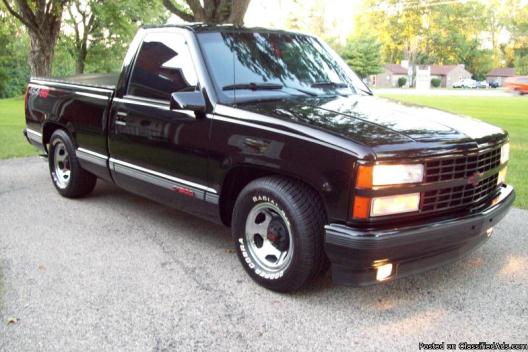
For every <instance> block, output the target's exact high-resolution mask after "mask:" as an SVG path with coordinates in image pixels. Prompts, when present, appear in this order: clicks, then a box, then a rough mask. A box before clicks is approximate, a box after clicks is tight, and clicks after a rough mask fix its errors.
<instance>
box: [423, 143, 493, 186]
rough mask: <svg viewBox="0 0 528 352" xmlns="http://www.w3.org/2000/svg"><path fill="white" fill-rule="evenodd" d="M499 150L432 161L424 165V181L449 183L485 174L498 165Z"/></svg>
mask: <svg viewBox="0 0 528 352" xmlns="http://www.w3.org/2000/svg"><path fill="white" fill-rule="evenodd" d="M500 155H501V150H500V148H497V149H493V150H491V151H487V152H484V153H481V154H478V155H473V156H463V157H458V158H453V159H442V160H433V161H428V162H426V163H425V181H426V182H438V181H449V180H455V179H457V178H466V177H469V176H471V175H473V174H474V173H475V172H477V171H478V172H482V173H483V172H486V171H488V170H491V169H493V168H496V167H497V166H499V165H500Z"/></svg>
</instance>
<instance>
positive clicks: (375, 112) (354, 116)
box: [239, 95, 507, 156]
mask: <svg viewBox="0 0 528 352" xmlns="http://www.w3.org/2000/svg"><path fill="white" fill-rule="evenodd" d="M239 108H240V109H243V110H247V111H251V112H254V113H258V114H262V115H267V116H270V117H275V118H279V119H282V120H287V121H291V122H296V123H301V124H306V125H310V126H312V127H315V128H317V129H319V130H322V131H325V132H328V133H331V134H334V135H338V136H340V137H343V138H346V139H348V140H351V141H354V142H357V143H361V144H364V145H366V146H369V147H371V148H372V149H373V150H374V152H375V153H376V154H378V155H379V154H386V155H385V156H396V155H395V153H398V152H401V153H403V152H406V153H408V152H409V151H410V150H418V149H419V150H421V151H422V152H423V151H432V150H434V152H435V153H438V152H439V151H438V149H442V150H443V151H445V152H449V151H452V150H453V149H457V150H461V149H462V150H469V149H475V148H479V147H482V146H485V145H490V144H496V143H499V142H501V141H503V140H504V139H506V138H507V134H506V132H505V131H504V130H502V129H500V128H498V127H495V126H493V125H490V124H488V123H485V122H482V121H479V120H476V119H473V118H470V117H465V116H459V115H455V114H451V113H447V112H444V111H440V110H436V109H432V108H425V107H419V106H414V105H409V104H403V103H398V102H393V101H390V100H388V99H384V98H378V97H373V96H361V95H355V96H350V97H332V98H317V99H316V98H314V99H287V100H280V101H270V102H259V103H248V104H244V105H241V106H239ZM407 156H408V154H407Z"/></svg>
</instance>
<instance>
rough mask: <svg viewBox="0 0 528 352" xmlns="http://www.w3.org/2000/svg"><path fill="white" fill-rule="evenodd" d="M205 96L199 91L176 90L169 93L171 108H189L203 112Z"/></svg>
mask: <svg viewBox="0 0 528 352" xmlns="http://www.w3.org/2000/svg"><path fill="white" fill-rule="evenodd" d="M205 108H206V105H205V98H204V96H203V94H202V92H200V91H193V92H176V93H172V94H171V99H170V109H171V110H191V111H194V112H196V113H205Z"/></svg>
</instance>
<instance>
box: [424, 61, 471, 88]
mask: <svg viewBox="0 0 528 352" xmlns="http://www.w3.org/2000/svg"><path fill="white" fill-rule="evenodd" d="M433 78H438V79H439V80H440V81H441V83H440V87H442V88H452V87H453V83H455V82H457V81H459V80H461V79H466V78H471V72H469V71H468V70H466V68H465V67H464V65H463V64H458V65H431V79H433Z"/></svg>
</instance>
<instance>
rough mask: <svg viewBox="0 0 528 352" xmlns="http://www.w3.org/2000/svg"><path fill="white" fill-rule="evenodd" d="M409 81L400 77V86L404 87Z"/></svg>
mask: <svg viewBox="0 0 528 352" xmlns="http://www.w3.org/2000/svg"><path fill="white" fill-rule="evenodd" d="M406 83H407V78H405V77H400V78H398V88H401V87H403V86H404V85H405V84H406Z"/></svg>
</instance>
